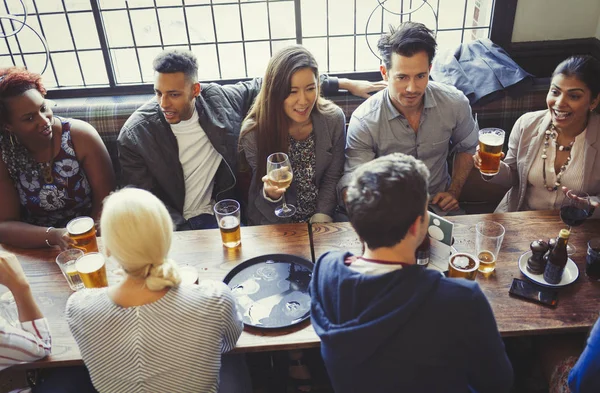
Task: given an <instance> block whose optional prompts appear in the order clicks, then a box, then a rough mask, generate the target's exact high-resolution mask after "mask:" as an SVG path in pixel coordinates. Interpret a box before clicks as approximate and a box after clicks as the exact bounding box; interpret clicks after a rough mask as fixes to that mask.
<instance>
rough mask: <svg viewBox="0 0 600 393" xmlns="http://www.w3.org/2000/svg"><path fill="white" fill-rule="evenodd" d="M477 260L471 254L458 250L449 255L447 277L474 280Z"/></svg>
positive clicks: (477, 264)
mask: <svg viewBox="0 0 600 393" xmlns="http://www.w3.org/2000/svg"><path fill="white" fill-rule="evenodd" d="M477 268H479V261H478V260H477V258H475V257H474V256H473V255H471V254H467V253H464V252H459V253H456V254H453V255H451V256H450V261H449V262H448V277H452V278H466V279H467V280H475V277H476V276H477Z"/></svg>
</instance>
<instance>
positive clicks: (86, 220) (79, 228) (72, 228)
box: [67, 216, 98, 254]
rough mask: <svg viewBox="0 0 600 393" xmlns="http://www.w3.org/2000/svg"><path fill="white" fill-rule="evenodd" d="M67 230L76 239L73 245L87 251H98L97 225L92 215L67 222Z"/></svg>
mask: <svg viewBox="0 0 600 393" xmlns="http://www.w3.org/2000/svg"><path fill="white" fill-rule="evenodd" d="M67 232H69V236H70V237H71V239H73V240H74V241H75V243H74V244H72V247H74V248H78V249H80V250H82V251H83V252H85V253H86V254H87V253H88V252H98V243H97V241H96V226H95V225H94V220H93V219H92V218H91V217H87V216H83V217H77V218H74V219H72V220H71V221H69V222H68V223H67Z"/></svg>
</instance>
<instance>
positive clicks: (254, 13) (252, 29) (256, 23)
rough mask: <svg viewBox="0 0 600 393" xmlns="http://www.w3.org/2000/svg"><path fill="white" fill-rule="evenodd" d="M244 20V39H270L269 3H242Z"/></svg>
mask: <svg viewBox="0 0 600 393" xmlns="http://www.w3.org/2000/svg"><path fill="white" fill-rule="evenodd" d="M242 21H243V22H244V39H246V40H265V39H269V21H268V19H267V3H259V4H244V5H242Z"/></svg>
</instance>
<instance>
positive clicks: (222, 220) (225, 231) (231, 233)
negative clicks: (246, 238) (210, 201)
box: [214, 199, 242, 248]
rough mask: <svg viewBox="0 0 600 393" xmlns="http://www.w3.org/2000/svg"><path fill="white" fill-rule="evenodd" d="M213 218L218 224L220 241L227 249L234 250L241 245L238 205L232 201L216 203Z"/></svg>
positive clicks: (225, 200)
mask: <svg viewBox="0 0 600 393" xmlns="http://www.w3.org/2000/svg"><path fill="white" fill-rule="evenodd" d="M214 210H215V218H216V219H217V222H218V223H219V230H220V231H221V240H222V241H223V245H224V246H225V247H227V248H234V247H237V246H239V245H240V244H242V237H241V233H240V204H239V203H238V201H236V200H233V199H224V200H222V201H220V202H217V203H216V204H215V207H214Z"/></svg>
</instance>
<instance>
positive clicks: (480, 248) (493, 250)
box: [475, 221, 505, 277]
mask: <svg viewBox="0 0 600 393" xmlns="http://www.w3.org/2000/svg"><path fill="white" fill-rule="evenodd" d="M504 232H505V231H504V227H503V226H502V225H501V224H498V223H497V222H494V221H481V222H478V223H477V225H475V251H476V254H477V259H479V273H481V274H483V276H484V277H489V276H490V275H491V274H492V272H493V271H494V270H495V269H496V259H497V258H498V253H499V252H500V247H501V246H502V241H503V240H504Z"/></svg>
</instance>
